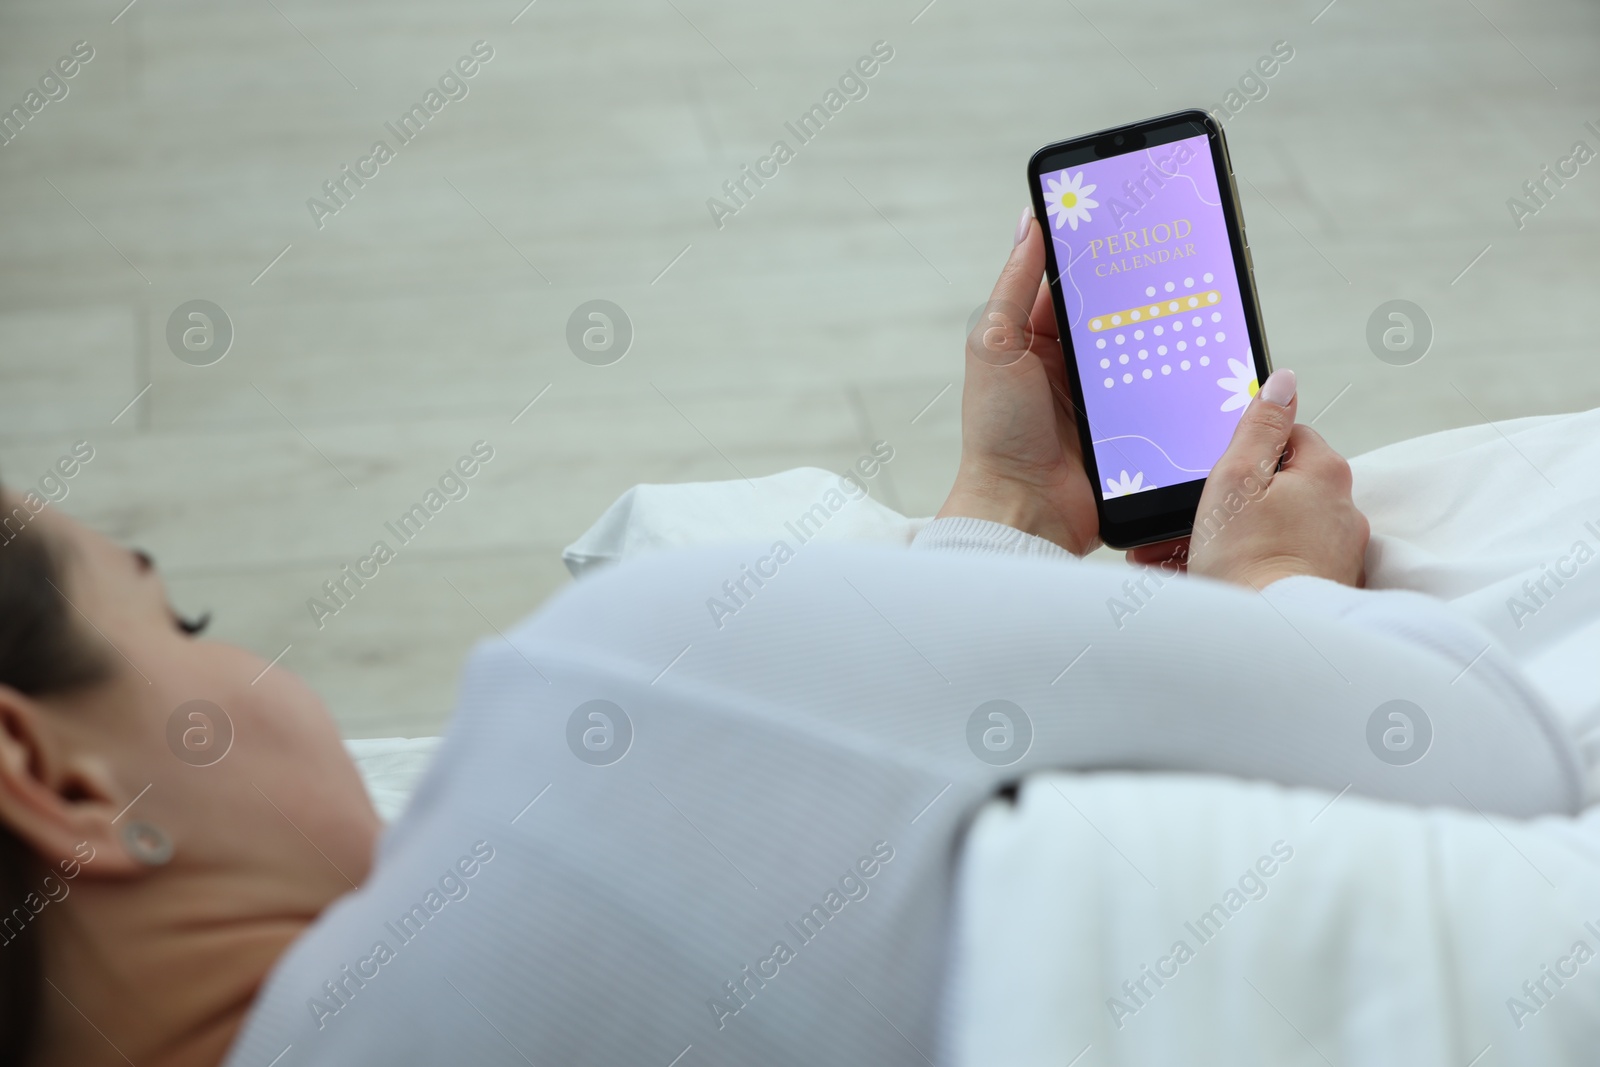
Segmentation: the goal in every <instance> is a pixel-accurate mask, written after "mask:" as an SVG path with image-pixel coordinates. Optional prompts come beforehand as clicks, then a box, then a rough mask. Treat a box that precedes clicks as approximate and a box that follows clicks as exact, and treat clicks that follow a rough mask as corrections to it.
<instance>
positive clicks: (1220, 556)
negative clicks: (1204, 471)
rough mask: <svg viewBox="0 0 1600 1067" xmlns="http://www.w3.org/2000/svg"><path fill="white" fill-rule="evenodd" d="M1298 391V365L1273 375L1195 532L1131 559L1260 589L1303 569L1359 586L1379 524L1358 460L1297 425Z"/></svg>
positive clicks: (1228, 455) (1209, 486) (1210, 486)
mask: <svg viewBox="0 0 1600 1067" xmlns="http://www.w3.org/2000/svg"><path fill="white" fill-rule="evenodd" d="M1297 400H1298V397H1297V395H1296V392H1295V378H1294V372H1293V371H1288V370H1280V371H1277V372H1275V373H1274V374H1272V376H1271V377H1269V378H1268V379H1267V381H1266V384H1264V385H1263V386H1262V387H1261V391H1260V392H1259V393H1258V394H1257V395H1256V397H1255V399H1254V400H1252V401H1251V402H1250V406H1249V407H1247V408H1246V409H1245V411H1244V414H1243V416H1241V417H1240V419H1239V425H1238V426H1237V427H1236V428H1235V429H1234V432H1233V440H1232V441H1231V442H1230V443H1229V445H1228V449H1227V451H1226V452H1224V453H1223V454H1222V458H1221V459H1219V460H1218V461H1217V464H1216V466H1215V467H1213V468H1211V473H1210V474H1209V475H1208V476H1207V477H1206V487H1205V490H1204V492H1202V493H1201V495H1200V507H1199V509H1198V511H1197V513H1196V515H1195V525H1194V532H1193V533H1192V534H1191V535H1190V536H1189V537H1187V538H1183V539H1182V540H1179V541H1167V542H1164V543H1162V544H1158V545H1144V546H1141V547H1139V548H1135V549H1133V550H1132V551H1130V552H1129V553H1128V562H1130V563H1140V564H1156V563H1163V562H1168V565H1169V566H1170V565H1171V564H1170V562H1169V561H1171V562H1176V563H1178V564H1179V565H1180V566H1186V568H1187V570H1188V571H1189V572H1190V573H1191V574H1203V575H1206V576H1208V577H1211V578H1220V579H1222V580H1223V581H1229V582H1235V583H1237V584H1240V585H1248V586H1250V587H1251V588H1253V589H1258V590H1259V589H1264V588H1266V587H1267V586H1268V585H1270V584H1272V583H1273V582H1275V581H1277V580H1278V579H1280V578H1288V577H1291V576H1293V575H1297V574H1309V575H1313V576H1315V577H1318V578H1328V579H1331V580H1333V581H1336V582H1340V583H1342V584H1344V585H1350V586H1358V587H1359V586H1360V585H1361V584H1362V583H1363V581H1364V580H1365V576H1366V571H1365V559H1366V551H1367V540H1368V538H1369V536H1370V534H1371V529H1370V527H1369V526H1368V524H1367V517H1366V516H1365V515H1363V514H1361V512H1360V511H1359V510H1357V508H1356V505H1355V501H1354V500H1353V499H1352V498H1351V495H1350V482H1351V479H1350V464H1349V463H1347V462H1345V460H1344V457H1342V456H1340V455H1339V454H1338V453H1337V452H1335V451H1334V450H1333V449H1332V448H1330V447H1329V445H1328V442H1327V441H1325V440H1323V439H1322V435H1321V434H1319V433H1317V432H1316V431H1315V430H1313V429H1311V428H1310V427H1309V426H1297V425H1295V421H1294V417H1295V411H1296V408H1297ZM1280 457H1281V459H1282V464H1283V465H1282V469H1279V459H1280Z"/></svg>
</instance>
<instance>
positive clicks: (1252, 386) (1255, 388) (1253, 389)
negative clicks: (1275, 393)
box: [1250, 378, 1261, 396]
mask: <svg viewBox="0 0 1600 1067" xmlns="http://www.w3.org/2000/svg"><path fill="white" fill-rule="evenodd" d="M1260 388H1261V385H1260V383H1259V382H1257V381H1256V380H1255V379H1254V378H1251V379H1250V395H1251V396H1255V395H1256V392H1257V391H1258V390H1259V389H1260Z"/></svg>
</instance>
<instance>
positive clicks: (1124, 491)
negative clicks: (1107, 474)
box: [1106, 471, 1155, 500]
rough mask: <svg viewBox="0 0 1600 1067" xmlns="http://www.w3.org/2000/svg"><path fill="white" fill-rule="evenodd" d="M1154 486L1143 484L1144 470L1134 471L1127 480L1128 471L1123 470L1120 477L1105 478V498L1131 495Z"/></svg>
mask: <svg viewBox="0 0 1600 1067" xmlns="http://www.w3.org/2000/svg"><path fill="white" fill-rule="evenodd" d="M1154 488H1155V486H1153V485H1145V484H1144V471H1138V472H1136V473H1135V474H1134V476H1133V478H1132V480H1129V478H1128V472H1127V471H1123V472H1122V476H1121V477H1120V478H1107V479H1106V499H1107V500H1110V499H1111V498H1112V497H1114V496H1131V495H1132V494H1134V493H1142V492H1144V491H1145V490H1146V489H1154Z"/></svg>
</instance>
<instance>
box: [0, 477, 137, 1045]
mask: <svg viewBox="0 0 1600 1067" xmlns="http://www.w3.org/2000/svg"><path fill="white" fill-rule="evenodd" d="M3 510H4V509H3V508H0V512H3ZM32 517H33V516H32V515H31V514H30V513H29V511H28V510H27V508H25V507H21V506H18V507H16V508H15V510H14V511H12V512H11V514H10V515H7V516H4V521H3V523H0V685H6V686H10V687H11V688H12V689H15V690H16V691H18V692H19V693H23V694H25V695H27V696H30V697H43V696H49V695H52V694H57V693H64V692H70V691H72V690H75V689H82V688H85V687H87V686H91V685H94V684H96V683H99V682H102V681H104V680H106V679H107V678H108V677H109V675H110V670H109V664H108V663H107V661H106V660H105V658H104V657H103V656H102V655H100V654H98V653H96V651H95V650H94V649H93V648H92V647H90V646H89V644H88V643H87V642H86V641H84V639H83V637H82V634H81V633H80V631H79V630H78V628H77V627H76V626H75V624H74V620H73V617H72V613H71V608H70V607H69V606H68V604H67V601H66V598H65V597H64V595H63V594H62V593H61V591H60V587H61V585H62V581H63V576H62V572H61V553H60V551H59V549H58V548H56V547H55V546H53V545H52V544H51V543H50V542H49V540H48V539H47V538H46V537H44V536H43V535H42V534H41V533H40V532H39V531H38V530H34V529H30V527H29V525H28V520H31V519H32ZM16 522H20V523H21V524H22V525H21V527H20V529H18V530H17V532H15V533H13V532H12V526H13V525H14V523H16ZM42 875H43V871H42V870H41V868H40V864H39V862H38V861H37V860H36V859H35V858H34V855H33V853H32V851H31V850H30V849H29V848H28V846H27V845H26V844H25V843H24V842H23V841H22V840H20V839H19V838H18V837H17V836H16V835H15V834H13V833H12V832H11V831H10V829H9V828H7V827H6V826H4V825H3V824H0V937H3V938H9V940H6V941H4V943H3V944H0V1059H3V1060H4V1061H5V1062H6V1063H18V1064H23V1063H27V1062H28V1060H29V1056H30V1054H31V1052H32V1048H33V1043H34V1041H35V1039H36V1038H37V1036H38V1035H37V1030H38V1023H39V1014H40V1012H39V1009H40V994H41V992H42V987H43V985H44V957H43V954H42V952H41V951H40V945H39V934H38V932H37V931H35V930H33V929H31V926H32V924H31V923H30V922H27V921H26V920H25V919H24V921H22V922H21V923H20V926H21V929H20V931H17V932H14V931H13V930H12V929H11V927H13V926H16V925H19V924H18V923H15V922H12V921H11V920H12V919H13V915H14V914H15V912H16V911H17V910H20V911H21V913H22V916H24V917H26V919H31V918H32V916H33V912H32V911H31V910H30V909H29V908H28V906H27V904H26V903H25V901H26V899H27V897H28V895H29V894H30V893H37V892H38V885H39V879H40V878H41V877H42Z"/></svg>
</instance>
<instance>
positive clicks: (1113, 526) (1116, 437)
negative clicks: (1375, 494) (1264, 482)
mask: <svg viewBox="0 0 1600 1067" xmlns="http://www.w3.org/2000/svg"><path fill="white" fill-rule="evenodd" d="M1028 187H1029V189H1030V190H1031V194H1032V200H1033V211H1034V217H1035V218H1037V219H1038V220H1039V224H1040V227H1041V228H1042V229H1043V230H1044V234H1045V249H1046V256H1047V259H1046V267H1045V269H1046V277H1047V278H1048V279H1049V283H1050V291H1051V294H1052V296H1053V298H1054V302H1055V311H1056V321H1057V323H1058V325H1059V326H1060V332H1061V348H1062V351H1063V353H1064V354H1065V356H1066V361H1067V379H1068V383H1069V388H1070V389H1071V392H1072V402H1073V403H1074V404H1075V405H1076V407H1077V416H1078V433H1079V435H1080V436H1081V438H1082V440H1083V463H1084V467H1085V469H1086V470H1087V472H1088V475H1089V479H1090V481H1091V482H1092V483H1093V484H1094V486H1095V489H1096V490H1097V492H1096V507H1097V508H1098V509H1099V515H1100V538H1101V540H1103V541H1104V542H1105V543H1106V544H1108V545H1110V546H1111V547H1113V548H1132V547H1134V546H1135V545H1145V544H1151V543H1154V542H1157V541H1165V540H1169V539H1171V538H1175V537H1183V536H1185V535H1187V534H1188V533H1189V532H1190V531H1191V530H1192V529H1193V526H1194V518H1195V509H1196V506H1197V505H1198V504H1199V502H1200V491H1201V489H1202V488H1204V486H1205V478H1206V475H1207V474H1208V473H1210V471H1211V468H1212V466H1213V465H1214V464H1215V463H1216V461H1217V460H1218V459H1219V458H1221V456H1222V453H1223V450H1224V449H1226V448H1227V446H1228V442H1229V440H1231V438H1232V436H1233V430H1234V427H1235V425H1237V423H1238V421H1239V416H1240V414H1241V413H1242V412H1243V411H1244V408H1245V405H1247V404H1248V403H1249V402H1250V400H1251V398H1252V397H1254V396H1255V394H1256V390H1257V389H1258V388H1259V387H1260V383H1261V382H1264V381H1266V379H1267V375H1268V374H1270V373H1271V370H1272V365H1271V361H1270V358H1269V355H1268V352H1267V340H1266V335H1265V333H1264V331H1263V329H1262V324H1261V312H1260V308H1259V302H1258V301H1257V299H1256V288H1255V279H1254V274H1253V270H1252V267H1251V262H1250V242H1249V241H1248V240H1247V239H1246V235H1245V229H1244V216H1243V214H1242V212H1241V211H1240V209H1239V197H1238V191H1237V189H1236V188H1235V186H1234V180H1233V167H1232V164H1231V163H1230V162H1229V160H1228V147H1227V143H1226V141H1225V140H1224V138H1223V134H1222V127H1221V126H1220V125H1219V124H1218V123H1217V121H1216V120H1215V119H1213V118H1212V117H1211V115H1209V114H1207V113H1206V112H1204V111H1201V110H1198V109H1196V110H1191V111H1179V112H1176V113H1174V114H1171V115H1163V116H1161V117H1160V118H1153V119H1146V120H1144V121H1143V122H1135V123H1132V124H1130V125H1127V126H1118V127H1115V128H1113V129H1109V130H1104V131H1102V132H1100V133H1093V134H1089V135H1088V136H1085V137H1076V138H1073V139H1072V140H1069V141H1061V142H1058V143H1056V144H1051V145H1046V146H1045V147H1044V148H1041V149H1039V151H1037V152H1035V153H1034V155H1033V158H1032V159H1031V160H1029V161H1028Z"/></svg>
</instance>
